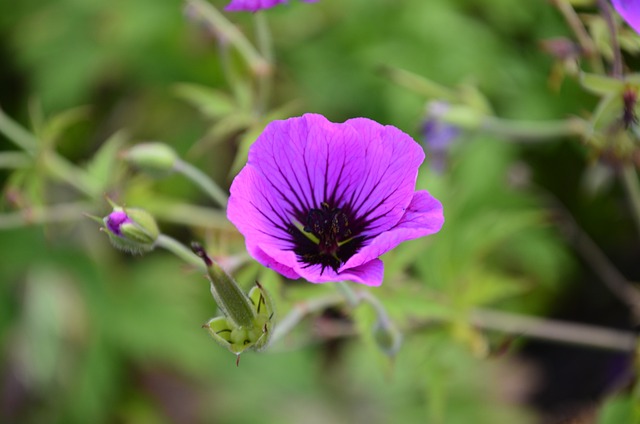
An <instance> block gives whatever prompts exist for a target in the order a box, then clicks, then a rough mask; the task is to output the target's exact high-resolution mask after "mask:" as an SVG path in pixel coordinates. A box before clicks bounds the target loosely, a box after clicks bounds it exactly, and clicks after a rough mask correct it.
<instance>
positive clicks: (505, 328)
mask: <svg viewBox="0 0 640 424" xmlns="http://www.w3.org/2000/svg"><path fill="white" fill-rule="evenodd" d="M344 302H345V298H344V297H343V296H339V295H332V296H326V297H322V298H318V299H313V300H310V301H306V302H301V303H298V304H296V305H294V308H293V310H292V311H291V312H290V313H289V314H288V315H287V316H286V317H285V318H284V319H283V320H281V321H280V322H279V323H278V325H277V326H276V327H275V330H274V332H273V336H272V339H271V344H273V343H274V342H276V341H278V340H280V339H282V338H283V337H284V336H285V335H286V334H288V333H289V332H291V330H293V328H295V326H296V325H297V324H298V323H300V321H302V319H304V318H305V317H306V316H308V315H310V314H312V313H315V312H319V311H321V310H323V309H326V308H328V307H331V306H338V305H341V304H343V303H344ZM469 320H470V323H471V324H472V325H475V326H477V327H479V328H482V329H484V330H494V331H500V332H504V333H508V334H514V335H519V336H524V337H531V338H535V339H541V340H548V341H552V342H559V343H568V344H574V345H579V346H586V347H594V348H598V349H606V350H613V351H623V352H630V351H632V350H633V349H634V347H635V345H636V343H637V340H638V337H637V336H636V334H634V333H633V332H631V331H621V330H615V329H611V328H606V327H599V326H593V325H586V324H576V323H570V322H565V321H558V320H552V319H546V318H537V317H531V316H525V315H519V314H512V313H508V312H500V311H493V310H488V309H474V310H472V311H471V314H470V318H469ZM445 322H447V320H446V319H442V320H434V319H425V320H422V321H420V320H413V322H412V324H410V325H409V326H408V327H407V328H404V329H401V330H403V332H416V331H420V330H422V329H424V328H425V327H430V326H432V325H433V324H435V323H445ZM355 335H356V332H355V330H352V331H351V332H348V331H341V332H340V333H339V336H340V337H346V336H355Z"/></svg>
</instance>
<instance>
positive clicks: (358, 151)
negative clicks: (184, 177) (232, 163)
mask: <svg viewBox="0 0 640 424" xmlns="http://www.w3.org/2000/svg"><path fill="white" fill-rule="evenodd" d="M423 160H424V153H423V151H422V149H421V148H420V146H419V145H418V144H417V143H416V142H415V141H414V140H413V139H412V138H411V137H409V136H408V135H407V134H405V133H403V132H402V131H400V130H398V129H397V128H395V127H392V126H383V125H380V124H378V123H377V122H374V121H371V120H369V119H365V118H356V119H350V120H348V121H346V122H345V123H342V124H336V123H332V122H329V121H328V120H327V119H326V118H324V117H323V116H321V115H315V114H307V115H304V116H302V117H298V118H290V119H287V120H285V121H274V122H272V123H270V124H269V125H268V126H267V128H266V129H265V130H264V132H263V133H262V134H261V135H260V137H258V139H257V140H256V142H255V143H254V144H253V146H252V147H251V149H250V151H249V161H248V163H247V165H246V166H245V167H244V168H243V169H242V171H240V174H238V176H237V177H236V178H235V180H234V181H233V184H232V185H231V197H230V198H229V206H228V209H227V216H228V217H229V219H230V220H231V222H233V223H234V224H235V225H236V227H238V229H239V230H240V232H241V233H242V234H243V235H244V236H245V241H246V245H247V250H248V251H249V253H250V254H251V255H252V256H253V257H254V258H255V259H256V260H257V261H258V262H260V263H261V264H263V265H265V266H267V267H270V268H273V269H274V270H276V271H278V272H279V273H281V274H282V275H284V276H285V277H288V278H300V277H302V278H305V279H306V280H308V281H311V282H313V283H322V282H328V281H338V280H352V281H356V282H359V283H363V284H367V285H370V286H377V285H380V284H381V283H382V277H383V264H382V261H380V259H378V257H379V256H380V255H382V254H383V253H385V252H387V251H389V250H391V249H393V248H394V247H396V246H397V245H398V244H400V243H401V242H403V241H405V240H410V239H414V238H418V237H422V236H426V235H428V234H433V233H435V232H437V231H439V230H440V228H441V227H442V224H443V223H444V217H443V215H442V205H441V204H440V202H439V201H438V200H436V199H435V198H434V197H432V196H431V195H430V194H429V193H428V192H427V191H424V190H423V191H415V184H416V177H417V174H418V167H419V166H420V164H421V163H422V161H423Z"/></svg>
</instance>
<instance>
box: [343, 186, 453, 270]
mask: <svg viewBox="0 0 640 424" xmlns="http://www.w3.org/2000/svg"><path fill="white" fill-rule="evenodd" d="M443 224H444V215H443V213H442V204H441V203H440V202H439V201H438V200H437V199H436V198H435V197H433V196H431V195H430V194H429V192H427V191H426V190H422V191H416V192H415V194H414V196H413V199H412V200H411V204H409V207H408V208H407V211H406V213H405V215H404V216H403V217H402V219H401V220H400V222H399V223H398V225H396V226H395V227H393V228H392V229H391V230H389V231H386V232H384V233H382V234H380V235H378V236H377V237H375V238H374V239H373V240H371V242H369V244H367V245H366V246H365V247H363V248H362V249H361V250H360V252H358V253H356V254H355V255H353V256H352V257H351V258H350V259H349V260H348V261H347V262H346V263H345V264H344V265H343V266H342V267H341V268H340V270H341V271H342V269H347V268H351V267H354V266H359V265H361V264H363V263H367V262H368V261H370V260H372V259H373V258H377V257H379V256H381V255H382V254H384V253H386V252H388V251H389V250H391V249H393V248H394V247H396V246H397V245H399V244H400V243H402V242H403V241H406V240H412V239H415V238H418V237H423V236H426V235H429V234H434V233H437V232H438V231H440V228H442V225H443Z"/></svg>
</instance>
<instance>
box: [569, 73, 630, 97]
mask: <svg viewBox="0 0 640 424" xmlns="http://www.w3.org/2000/svg"><path fill="white" fill-rule="evenodd" d="M580 85H582V87H583V88H584V89H585V90H587V91H589V92H591V93H593V94H597V95H599V96H605V95H608V94H618V93H620V92H621V91H622V90H623V89H624V85H625V82H624V81H622V80H620V79H617V78H611V77H607V76H604V75H598V74H590V73H587V72H582V73H581V74H580Z"/></svg>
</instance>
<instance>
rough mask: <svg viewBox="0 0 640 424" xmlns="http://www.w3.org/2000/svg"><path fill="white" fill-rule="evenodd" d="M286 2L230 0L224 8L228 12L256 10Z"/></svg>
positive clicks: (276, 0)
mask: <svg viewBox="0 0 640 424" xmlns="http://www.w3.org/2000/svg"><path fill="white" fill-rule="evenodd" d="M286 2H287V0H232V1H231V3H229V4H228V5H227V6H226V7H225V8H224V10H226V11H228V12H257V11H258V10H262V9H269V8H271V7H273V6H277V5H279V4H281V3H286Z"/></svg>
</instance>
